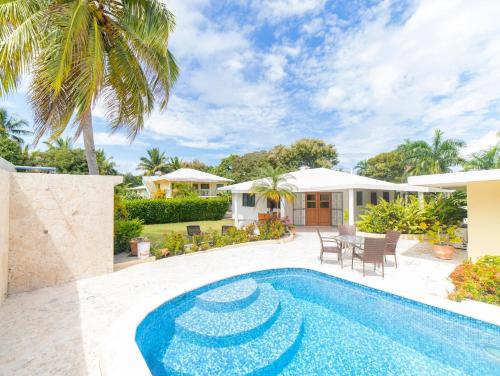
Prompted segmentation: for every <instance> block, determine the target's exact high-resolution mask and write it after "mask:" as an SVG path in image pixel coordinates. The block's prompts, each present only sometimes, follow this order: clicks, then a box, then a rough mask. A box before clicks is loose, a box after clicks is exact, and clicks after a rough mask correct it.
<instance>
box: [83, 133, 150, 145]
mask: <svg viewBox="0 0 500 376" xmlns="http://www.w3.org/2000/svg"><path fill="white" fill-rule="evenodd" d="M94 143H95V144H96V145H97V146H128V145H130V140H129V139H128V138H127V137H126V136H125V135H123V134H121V133H107V132H94ZM75 144H77V145H83V137H81V136H80V137H79V138H78V140H77V141H76V142H75ZM134 144H135V145H141V144H142V142H140V141H138V140H136V141H134Z"/></svg>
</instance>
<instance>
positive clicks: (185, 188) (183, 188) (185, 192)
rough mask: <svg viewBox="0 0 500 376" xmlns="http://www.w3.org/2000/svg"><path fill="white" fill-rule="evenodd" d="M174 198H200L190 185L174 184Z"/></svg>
mask: <svg viewBox="0 0 500 376" xmlns="http://www.w3.org/2000/svg"><path fill="white" fill-rule="evenodd" d="M172 197H198V194H197V193H196V191H195V189H194V188H193V186H192V185H191V184H190V183H174V184H173V185H172Z"/></svg>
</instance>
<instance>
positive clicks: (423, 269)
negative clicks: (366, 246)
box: [0, 232, 500, 375]
mask: <svg viewBox="0 0 500 376" xmlns="http://www.w3.org/2000/svg"><path fill="white" fill-rule="evenodd" d="M318 249H319V242H318V240H317V236H316V234H315V233H312V232H301V233H299V234H298V235H297V238H296V239H295V240H294V241H293V242H291V243H286V244H271V245H269V244H267V245H255V244H248V245H246V246H244V247H240V248H235V249H226V250H220V251H209V252H204V253H197V254H191V255H186V256H180V257H174V258H169V259H164V260H161V261H158V262H153V263H146V264H141V265H137V266H133V267H130V268H127V269H125V270H122V271H119V272H116V273H113V274H109V275H104V276H101V277H95V278H90V279H86V280H82V281H79V282H75V283H70V284H66V285H62V286H58V287H52V288H45V289H41V290H37V291H33V292H29V293H23V294H18V295H13V296H10V297H9V298H8V299H7V301H6V302H5V303H4V304H3V305H2V306H0V322H1V323H2V325H1V326H0V375H100V369H99V361H98V351H99V345H100V343H101V342H102V339H103V338H105V336H106V334H107V332H108V329H109V328H110V327H111V326H112V324H113V323H114V322H115V321H116V320H117V318H118V317H120V316H122V315H123V314H125V313H126V312H128V311H129V310H131V309H136V308H137V306H138V305H140V304H141V301H145V299H147V300H151V299H160V300H166V299H169V298H171V297H173V296H175V295H178V294H179V293H181V292H183V291H186V290H190V289H193V288H196V287H198V286H201V285H204V284H206V283H208V282H210V281H213V280H217V279H221V278H224V277H228V276H231V275H235V274H240V273H245V272H250V271H255V270H259V269H268V268H278V267H304V268H311V269H315V270H318V271H321V272H324V273H328V274H332V275H335V276H338V277H342V278H345V279H349V280H352V281H355V282H359V283H363V284H366V285H369V286H372V287H375V288H379V289H383V290H386V291H390V292H393V293H396V294H399V295H403V296H406V297H409V298H413V299H416V300H420V301H423V302H427V303H430V304H433V305H437V306H441V307H444V308H447V309H450V310H454V311H456V312H461V313H464V314H468V315H471V316H474V317H477V318H481V319H483V320H487V321H491V322H495V323H496V324H500V308H499V307H495V306H490V305H486V304H482V303H477V302H469V301H468V302H462V303H456V302H451V301H449V300H447V299H446V294H447V290H451V288H452V286H451V284H450V283H449V282H448V281H447V279H446V277H447V276H448V275H449V273H450V272H451V271H452V270H453V269H454V267H455V265H456V263H457V262H458V261H440V260H437V259H435V258H433V257H432V256H430V255H429V254H428V253H427V252H425V247H422V245H420V244H418V243H417V242H416V241H402V242H400V246H399V247H398V251H399V253H400V257H399V258H398V264H399V268H398V269H396V268H394V267H393V266H389V267H387V268H386V278H385V279H382V278H381V277H380V276H379V274H376V275H375V274H374V273H373V269H371V268H369V267H368V268H367V277H365V278H363V277H362V275H361V264H360V263H357V264H355V270H354V271H352V270H351V268H350V258H349V257H347V259H348V262H347V263H346V264H347V265H346V267H344V269H341V268H340V266H339V265H338V264H337V262H336V261H333V259H334V258H335V256H333V257H332V256H331V255H330V257H331V258H332V261H328V262H326V263H325V264H323V265H320V264H319V261H318V254H319V251H318ZM327 257H328V255H327Z"/></svg>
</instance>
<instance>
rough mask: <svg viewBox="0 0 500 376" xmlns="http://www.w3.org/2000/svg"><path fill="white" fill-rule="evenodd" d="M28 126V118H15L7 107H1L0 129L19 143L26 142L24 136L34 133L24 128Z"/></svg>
mask: <svg viewBox="0 0 500 376" xmlns="http://www.w3.org/2000/svg"><path fill="white" fill-rule="evenodd" d="M0 77H1V76H0ZM28 126H29V124H28V122H27V121H26V120H22V119H17V118H14V117H12V116H10V115H9V114H8V112H7V110H6V109H5V108H1V107H0V131H1V132H2V133H4V134H5V135H7V136H8V137H10V138H11V139H13V140H14V141H16V142H17V143H18V144H19V145H22V144H23V143H24V140H23V139H22V136H29V135H30V134H31V133H32V132H31V131H29V130H26V129H24V128H26V127H28Z"/></svg>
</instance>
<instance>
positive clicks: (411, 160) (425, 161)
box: [398, 129, 465, 175]
mask: <svg viewBox="0 0 500 376" xmlns="http://www.w3.org/2000/svg"><path fill="white" fill-rule="evenodd" d="M464 146H465V142H464V141H462V140H455V139H443V132H442V131H440V130H439V129H437V130H436V132H435V133H434V138H433V140H432V143H431V144H429V143H427V142H425V141H415V142H411V141H409V140H406V142H405V143H404V144H403V145H401V146H400V147H399V148H398V151H400V152H402V155H403V158H404V160H405V163H406V164H407V165H408V174H409V175H423V174H441V173H445V172H450V171H451V167H453V166H456V165H459V164H462V163H463V162H464V160H463V158H462V157H460V149H462V148H463V147H464Z"/></svg>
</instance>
